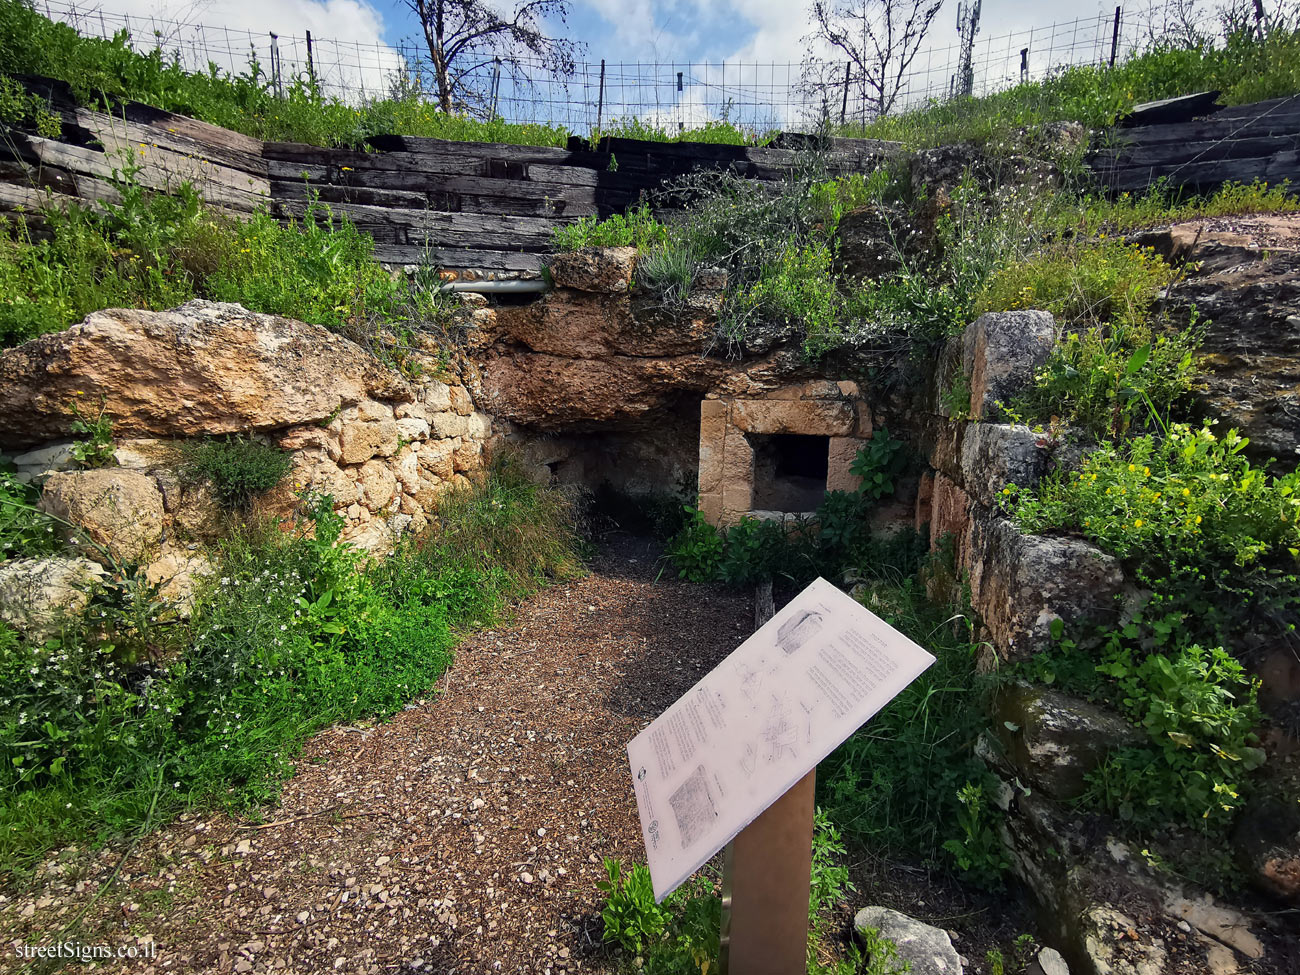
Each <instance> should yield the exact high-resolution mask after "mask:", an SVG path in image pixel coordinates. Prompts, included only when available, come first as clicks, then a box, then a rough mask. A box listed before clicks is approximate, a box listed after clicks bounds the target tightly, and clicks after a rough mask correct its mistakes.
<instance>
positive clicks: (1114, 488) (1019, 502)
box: [1004, 421, 1300, 568]
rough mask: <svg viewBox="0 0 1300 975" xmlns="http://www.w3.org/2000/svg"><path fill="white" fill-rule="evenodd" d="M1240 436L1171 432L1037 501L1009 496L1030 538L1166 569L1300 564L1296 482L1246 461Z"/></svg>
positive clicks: (1122, 448) (1106, 447)
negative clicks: (1077, 542)
mask: <svg viewBox="0 0 1300 975" xmlns="http://www.w3.org/2000/svg"><path fill="white" fill-rule="evenodd" d="M1247 443H1249V441H1247V440H1246V439H1245V438H1244V437H1242V436H1240V435H1239V434H1238V433H1237V432H1236V431H1235V430H1230V431H1229V432H1228V433H1227V434H1225V435H1224V436H1222V437H1218V436H1215V434H1214V433H1213V431H1212V430H1211V424H1210V423H1209V422H1208V421H1207V422H1206V423H1205V425H1204V426H1202V427H1200V428H1199V429H1197V428H1193V427H1191V426H1188V425H1187V424H1180V423H1176V424H1173V425H1171V426H1170V428H1169V432H1168V435H1167V436H1164V437H1158V436H1155V435H1146V436H1141V437H1136V438H1134V439H1132V440H1129V441H1126V442H1124V443H1122V444H1118V445H1114V444H1102V445H1101V446H1100V447H1098V449H1096V450H1094V451H1092V452H1091V453H1089V454H1087V455H1086V456H1085V457H1084V458H1083V461H1082V466H1081V469H1080V470H1077V471H1071V472H1069V473H1068V474H1064V473H1062V474H1057V475H1055V476H1053V477H1050V478H1048V479H1047V480H1046V481H1044V483H1043V484H1042V486H1041V487H1040V489H1039V491H1038V493H1037V495H1023V496H1022V495H1021V493H1020V492H1019V490H1018V489H1016V488H1014V487H1009V488H1007V489H1005V490H1004V495H1005V496H1006V497H1007V499H1008V503H1013V502H1012V499H1014V507H1015V516H1016V520H1017V521H1018V522H1019V523H1020V525H1021V526H1022V527H1023V528H1025V529H1026V530H1027V531H1031V532H1044V531H1054V530H1055V531H1069V532H1074V533H1077V534H1080V535H1082V536H1084V537H1085V538H1088V539H1090V540H1092V541H1094V542H1096V543H1097V544H1098V545H1100V546H1101V547H1102V548H1104V549H1105V550H1106V551H1108V552H1112V553H1114V554H1115V555H1118V556H1120V557H1121V558H1129V557H1133V558H1137V559H1139V560H1140V561H1141V562H1142V563H1144V564H1147V565H1152V566H1160V565H1161V564H1162V563H1163V565H1164V567H1166V568H1167V567H1168V565H1169V564H1170V563H1171V562H1172V563H1179V564H1188V563H1191V564H1206V563H1209V564H1214V563H1219V562H1225V561H1226V562H1228V563H1230V564H1233V565H1236V566H1249V565H1252V564H1255V563H1258V562H1260V561H1261V560H1265V559H1271V558H1275V557H1281V558H1283V559H1285V558H1286V557H1287V556H1288V555H1289V558H1290V560H1291V561H1292V562H1294V560H1295V559H1296V558H1297V557H1300V525H1297V518H1298V517H1300V495H1298V494H1297V489H1298V488H1300V474H1297V473H1296V472H1294V471H1293V472H1292V473H1290V474H1286V475H1281V476H1273V475H1269V474H1267V473H1266V472H1265V471H1263V470H1261V469H1260V468H1258V467H1255V466H1253V465H1252V464H1251V463H1250V461H1249V460H1247V458H1246V457H1245V456H1244V455H1243V454H1242V450H1243V449H1244V448H1245V447H1246V445H1247Z"/></svg>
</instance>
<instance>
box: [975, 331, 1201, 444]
mask: <svg viewBox="0 0 1300 975" xmlns="http://www.w3.org/2000/svg"><path fill="white" fill-rule="evenodd" d="M1201 336H1202V329H1201V328H1200V327H1199V326H1198V325H1197V323H1196V321H1195V319H1193V321H1192V323H1191V324H1190V325H1189V326H1188V327H1187V328H1185V329H1179V330H1176V331H1170V332H1166V333H1164V334H1155V333H1154V332H1153V330H1152V329H1151V328H1150V327H1147V326H1142V325H1134V326H1119V327H1114V328H1104V327H1100V326H1094V327H1092V328H1088V329H1086V330H1084V331H1071V332H1068V333H1066V335H1065V336H1064V337H1063V339H1062V340H1061V341H1060V342H1058V343H1057V344H1056V345H1055V346H1054V347H1053V348H1052V352H1051V355H1050V356H1049V357H1048V360H1047V362H1046V364H1045V365H1044V366H1043V367H1042V368H1041V369H1039V370H1038V371H1037V372H1036V373H1035V374H1034V384H1033V386H1031V387H1030V388H1029V389H1028V390H1026V391H1025V392H1023V393H1021V394H1020V395H1019V396H1017V397H1016V398H1015V399H1014V400H1013V402H1012V403H1011V404H1010V405H1007V406H1005V407H1004V408H1005V410H1006V412H1007V413H1008V414H1009V415H1010V417H1011V418H1012V419H1013V420H1014V421H1015V422H1017V423H1051V422H1061V423H1066V424H1070V425H1073V426H1079V427H1083V428H1084V429H1085V430H1087V431H1088V432H1089V433H1091V434H1092V435H1093V436H1094V437H1097V438H1099V439H1100V438H1103V437H1118V436H1121V435H1123V434H1125V433H1127V432H1128V431H1129V429H1130V428H1131V427H1133V426H1134V424H1135V423H1136V427H1137V429H1139V430H1141V429H1150V428H1152V427H1154V426H1156V424H1158V423H1159V422H1161V418H1163V417H1168V416H1170V415H1171V414H1177V413H1181V412H1183V411H1184V410H1185V408H1186V407H1187V406H1188V405H1189V401H1190V397H1191V394H1192V393H1193V392H1194V391H1195V389H1196V388H1197V382H1198V376H1199V373H1200V369H1199V361H1198V359H1197V356H1196V350H1197V348H1198V347H1199V345H1200V342H1201ZM968 398H969V396H968Z"/></svg>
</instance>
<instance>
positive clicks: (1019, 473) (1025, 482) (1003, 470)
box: [960, 423, 1052, 505]
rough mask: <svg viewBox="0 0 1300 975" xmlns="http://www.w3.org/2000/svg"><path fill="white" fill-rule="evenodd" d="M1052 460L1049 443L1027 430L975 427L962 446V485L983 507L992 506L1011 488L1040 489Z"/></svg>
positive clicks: (1001, 425)
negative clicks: (1039, 486)
mask: <svg viewBox="0 0 1300 975" xmlns="http://www.w3.org/2000/svg"><path fill="white" fill-rule="evenodd" d="M1051 458H1052V451H1051V447H1050V445H1049V443H1048V441H1047V439H1046V438H1045V437H1043V436H1042V435H1040V434H1036V433H1034V432H1033V431H1032V430H1030V429H1029V427H1027V426H1022V425H1016V426H1012V425H1010V424H1006V423H972V424H970V426H969V428H968V429H967V430H966V435H965V436H964V437H963V438H962V442H961V459H960V463H961V471H962V483H963V484H964V485H965V486H966V491H967V492H968V493H969V494H970V495H971V497H973V498H975V500H976V501H978V502H979V503H980V504H983V505H992V504H994V503H995V502H996V500H997V498H998V496H999V495H1000V494H1001V492H1002V489H1003V488H1004V487H1006V486H1007V485H1008V484H1016V485H1019V486H1020V487H1022V488H1032V487H1034V486H1036V485H1037V484H1038V482H1039V481H1040V480H1041V479H1042V477H1043V475H1044V474H1045V473H1047V468H1048V464H1049V463H1050V462H1051Z"/></svg>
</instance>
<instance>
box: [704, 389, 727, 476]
mask: <svg viewBox="0 0 1300 975" xmlns="http://www.w3.org/2000/svg"><path fill="white" fill-rule="evenodd" d="M726 435H727V410H726V405H725V404H723V403H721V402H719V401H718V400H704V402H702V403H701V404H700V451H699V491H700V493H701V494H718V493H720V492H721V491H722V468H723V463H722V462H723V457H724V455H725V449H724V445H725V440H726Z"/></svg>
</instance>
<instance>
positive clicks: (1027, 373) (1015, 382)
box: [962, 311, 1056, 419]
mask: <svg viewBox="0 0 1300 975" xmlns="http://www.w3.org/2000/svg"><path fill="white" fill-rule="evenodd" d="M1055 342H1056V323H1055V321H1054V320H1053V318H1052V316H1051V315H1050V314H1048V313H1047V312H1045V311H1005V312H989V313H988V314H985V315H981V316H980V317H979V318H977V319H976V320H975V322H974V324H973V325H971V326H969V327H968V328H967V329H966V332H965V334H964V335H963V336H962V370H963V372H964V374H965V375H966V376H967V377H969V380H970V390H971V396H970V412H971V416H972V417H974V418H976V419H984V418H986V417H989V416H992V415H993V413H994V411H995V410H996V406H997V403H998V402H999V401H1001V402H1004V403H1007V402H1010V401H1011V398H1012V397H1013V396H1015V395H1016V394H1017V393H1018V392H1020V391H1021V390H1022V389H1024V388H1025V387H1026V386H1028V385H1029V384H1030V383H1032V382H1033V380H1034V372H1035V371H1036V370H1037V369H1038V367H1039V366H1041V365H1043V363H1045V362H1046V361H1047V356H1048V354H1049V353H1050V352H1051V351H1052V346H1053V345H1054V344H1055Z"/></svg>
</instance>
